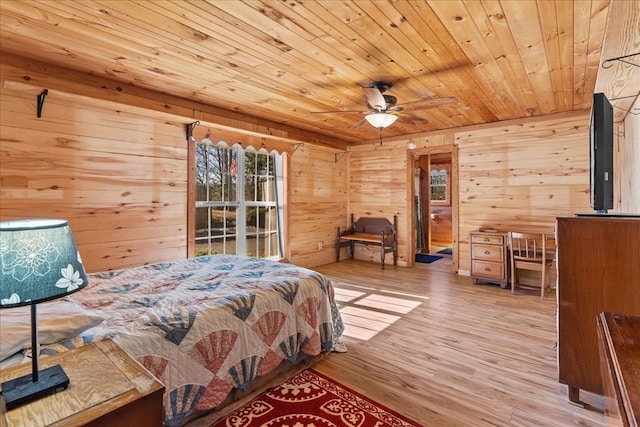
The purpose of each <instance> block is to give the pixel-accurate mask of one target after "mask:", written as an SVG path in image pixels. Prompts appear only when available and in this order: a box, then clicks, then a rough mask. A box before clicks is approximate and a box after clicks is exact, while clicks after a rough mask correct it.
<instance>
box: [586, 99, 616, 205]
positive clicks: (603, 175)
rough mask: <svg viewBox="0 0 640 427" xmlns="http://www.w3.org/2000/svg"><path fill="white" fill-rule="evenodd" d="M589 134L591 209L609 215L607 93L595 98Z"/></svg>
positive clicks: (610, 120) (610, 135)
mask: <svg viewBox="0 0 640 427" xmlns="http://www.w3.org/2000/svg"><path fill="white" fill-rule="evenodd" d="M590 130H591V137H590V140H591V141H590V145H591V152H590V160H591V182H590V187H591V188H590V193H591V206H592V207H593V210H595V211H596V212H598V213H607V210H609V209H613V107H612V106H611V103H610V102H609V100H608V99H607V97H606V96H605V94H604V93H595V94H594V95H593V107H592V109H591V126H590Z"/></svg>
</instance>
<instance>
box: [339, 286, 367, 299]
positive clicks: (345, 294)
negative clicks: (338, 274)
mask: <svg viewBox="0 0 640 427" xmlns="http://www.w3.org/2000/svg"><path fill="white" fill-rule="evenodd" d="M334 295H335V299H336V301H337V302H349V301H353V300H354V299H356V298H360V297H361V296H363V295H365V293H364V292H360V291H353V290H351V289H336V288H334Z"/></svg>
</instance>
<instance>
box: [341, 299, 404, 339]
mask: <svg viewBox="0 0 640 427" xmlns="http://www.w3.org/2000/svg"><path fill="white" fill-rule="evenodd" d="M340 315H341V316H342V322H343V323H344V325H345V330H344V333H343V335H345V336H348V337H351V338H357V339H360V340H365V341H366V340H370V339H371V338H373V337H374V336H376V334H378V333H379V332H381V331H384V330H385V329H386V328H388V327H389V326H390V325H392V324H393V323H395V322H397V321H398V320H400V318H401V317H400V316H394V315H391V314H386V313H380V312H377V311H373V310H366V309H362V308H357V307H343V308H342V309H340Z"/></svg>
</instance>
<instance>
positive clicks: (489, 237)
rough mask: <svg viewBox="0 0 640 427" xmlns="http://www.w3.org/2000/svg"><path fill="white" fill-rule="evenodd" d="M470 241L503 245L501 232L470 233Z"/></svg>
mask: <svg viewBox="0 0 640 427" xmlns="http://www.w3.org/2000/svg"><path fill="white" fill-rule="evenodd" d="M471 243H475V244H478V243H484V244H488V245H500V246H502V245H504V235H503V234H489V233H471Z"/></svg>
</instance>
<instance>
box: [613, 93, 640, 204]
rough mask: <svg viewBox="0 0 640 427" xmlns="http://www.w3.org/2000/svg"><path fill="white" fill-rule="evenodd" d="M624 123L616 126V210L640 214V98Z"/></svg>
mask: <svg viewBox="0 0 640 427" xmlns="http://www.w3.org/2000/svg"><path fill="white" fill-rule="evenodd" d="M631 111H632V112H633V113H634V114H627V117H626V120H625V121H624V123H620V124H616V127H615V130H614V132H616V133H617V135H618V137H617V138H616V139H615V140H616V147H615V148H616V149H615V152H614V157H613V158H614V183H616V187H615V189H614V198H615V210H616V211H617V212H626V213H634V214H640V115H638V112H640V98H637V99H636V102H635V103H634V105H633V107H632V109H631Z"/></svg>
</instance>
